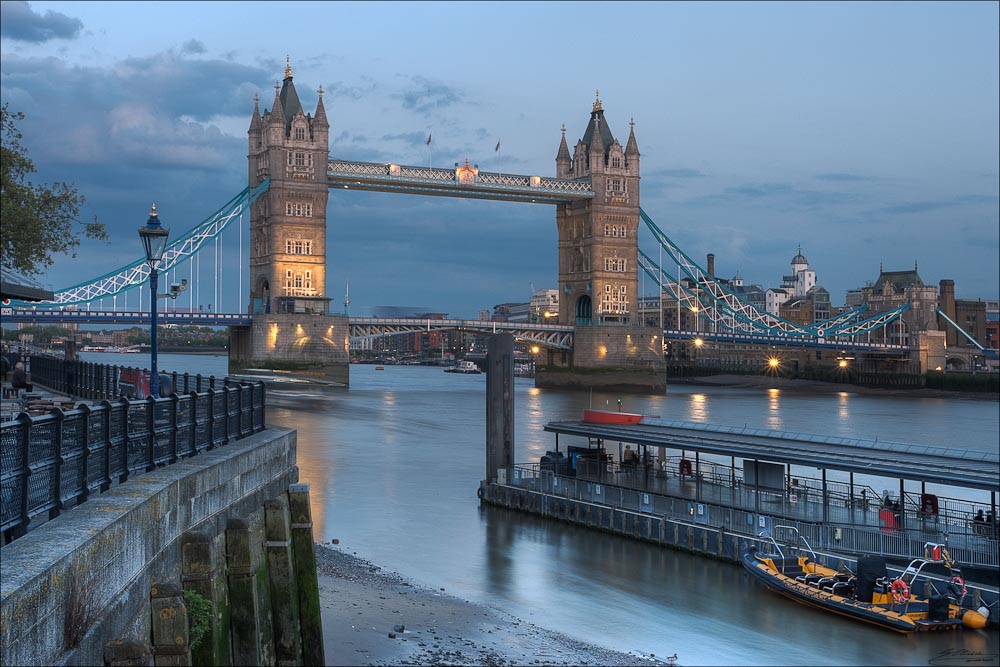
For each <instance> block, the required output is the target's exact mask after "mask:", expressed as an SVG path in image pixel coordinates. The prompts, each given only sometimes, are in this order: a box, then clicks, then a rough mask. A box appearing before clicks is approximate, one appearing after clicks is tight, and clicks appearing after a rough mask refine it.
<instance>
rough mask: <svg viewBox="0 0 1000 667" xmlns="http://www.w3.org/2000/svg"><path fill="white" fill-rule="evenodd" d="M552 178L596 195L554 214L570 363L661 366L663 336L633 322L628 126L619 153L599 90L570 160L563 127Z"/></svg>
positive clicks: (633, 146) (634, 156)
mask: <svg viewBox="0 0 1000 667" xmlns="http://www.w3.org/2000/svg"><path fill="white" fill-rule="evenodd" d="M556 177H557V178H568V179H576V180H585V181H589V182H590V184H591V187H592V188H593V190H594V192H595V195H596V196H595V197H594V198H593V199H590V200H583V201H575V202H570V203H565V204H560V205H559V206H558V208H557V210H556V225H557V227H558V234H559V322H560V323H561V324H573V325H575V328H576V331H575V333H574V343H573V359H572V362H571V363H572V364H573V365H575V366H581V367H590V368H600V367H605V368H608V367H617V368H619V369H623V368H629V367H642V368H659V367H662V366H663V354H662V340H661V336H662V332H660V331H658V330H657V329H655V328H651V327H643V326H642V325H643V323H642V322H641V321H640V318H639V289H638V287H639V281H638V271H639V264H638V249H639V243H638V233H639V179H640V174H639V145H638V143H637V142H636V138H635V123H634V121H630V122H629V136H628V141H627V142H626V144H625V147H624V148H622V145H621V143H620V142H619V141H618V140H617V139H616V138H615V136H614V134H613V133H612V132H611V128H610V126H609V125H608V121H607V119H606V118H605V117H604V106H603V104H602V103H601V98H600V93H599V92H598V94H597V96H596V98H595V100H594V104H593V108H592V109H591V112H590V120H589V121H588V122H587V128H586V131H585V132H584V134H583V138H582V139H580V140H578V141H577V143H576V146H575V147H574V150H573V153H572V155H571V154H570V151H569V147H568V145H567V144H566V127H565V126H563V128H562V140H561V141H560V143H559V151H558V153H557V155H556ZM609 325H610V326H609ZM612 327H614V328H612ZM660 383H662V379H661V380H660ZM657 386H658V385H657Z"/></svg>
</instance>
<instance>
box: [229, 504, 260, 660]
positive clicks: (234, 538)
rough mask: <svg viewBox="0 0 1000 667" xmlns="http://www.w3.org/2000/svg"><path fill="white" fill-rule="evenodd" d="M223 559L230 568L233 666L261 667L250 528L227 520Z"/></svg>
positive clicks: (243, 522)
mask: <svg viewBox="0 0 1000 667" xmlns="http://www.w3.org/2000/svg"><path fill="white" fill-rule="evenodd" d="M226 557H227V559H228V564H229V577H228V579H229V605H230V606H229V617H230V631H231V633H232V640H233V664H234V665H260V664H263V660H262V656H261V655H260V653H261V652H260V640H259V637H260V628H259V627H258V626H257V619H258V610H257V607H258V604H259V603H258V599H257V586H256V582H255V577H254V574H255V571H256V567H255V563H254V554H253V549H252V548H251V546H250V526H249V524H248V523H247V522H246V521H245V520H243V519H230V520H229V522H228V523H227V525H226Z"/></svg>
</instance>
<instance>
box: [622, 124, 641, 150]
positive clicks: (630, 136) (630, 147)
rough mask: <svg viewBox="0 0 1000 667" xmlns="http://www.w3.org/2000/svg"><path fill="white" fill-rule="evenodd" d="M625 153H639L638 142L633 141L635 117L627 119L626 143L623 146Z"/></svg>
mask: <svg viewBox="0 0 1000 667" xmlns="http://www.w3.org/2000/svg"><path fill="white" fill-rule="evenodd" d="M625 155H628V156H632V155H636V156H638V155H639V144H637V143H636V141H635V118H630V119H629V121H628V144H627V145H626V146H625Z"/></svg>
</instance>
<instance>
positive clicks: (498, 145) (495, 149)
mask: <svg viewBox="0 0 1000 667" xmlns="http://www.w3.org/2000/svg"><path fill="white" fill-rule="evenodd" d="M493 152H494V153H499V152H500V140H499V139H497V147H496V148H494V149H493Z"/></svg>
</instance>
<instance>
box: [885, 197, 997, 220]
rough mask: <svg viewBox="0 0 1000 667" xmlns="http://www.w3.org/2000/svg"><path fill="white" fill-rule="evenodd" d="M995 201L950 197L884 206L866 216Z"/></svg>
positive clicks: (981, 198) (925, 211)
mask: <svg viewBox="0 0 1000 667" xmlns="http://www.w3.org/2000/svg"><path fill="white" fill-rule="evenodd" d="M997 201H998V198H997V195H962V196H959V197H952V198H951V199H938V200H932V201H921V202H906V203H903V204H896V205H893V206H885V207H883V208H878V209H875V210H873V211H869V212H868V213H867V215H871V216H881V215H908V214H912V213H927V212H929V211H937V210H940V209H943V208H955V207H958V206H975V205H978V204H996V203H997Z"/></svg>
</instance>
